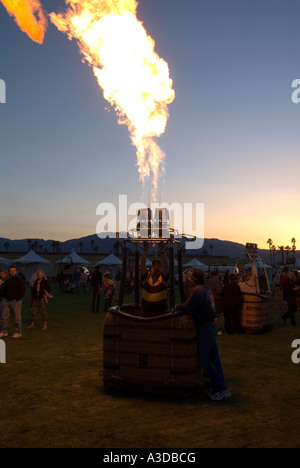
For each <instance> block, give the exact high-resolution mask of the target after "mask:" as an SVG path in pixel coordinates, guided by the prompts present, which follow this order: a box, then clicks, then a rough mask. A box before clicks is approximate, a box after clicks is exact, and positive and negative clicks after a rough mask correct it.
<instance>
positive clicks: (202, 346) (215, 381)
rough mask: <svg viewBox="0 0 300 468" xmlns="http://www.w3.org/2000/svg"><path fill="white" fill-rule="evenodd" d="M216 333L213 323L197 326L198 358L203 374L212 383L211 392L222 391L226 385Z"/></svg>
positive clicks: (225, 388)
mask: <svg viewBox="0 0 300 468" xmlns="http://www.w3.org/2000/svg"><path fill="white" fill-rule="evenodd" d="M217 333H218V329H217V326H216V325H215V324H213V325H203V326H198V327H197V335H198V359H199V364H200V367H202V369H203V371H204V374H205V375H206V377H208V378H209V380H210V381H211V383H212V390H213V392H222V391H224V390H227V386H226V384H225V380H224V375H223V369H222V364H221V360H220V357H219V347H218V344H217Z"/></svg>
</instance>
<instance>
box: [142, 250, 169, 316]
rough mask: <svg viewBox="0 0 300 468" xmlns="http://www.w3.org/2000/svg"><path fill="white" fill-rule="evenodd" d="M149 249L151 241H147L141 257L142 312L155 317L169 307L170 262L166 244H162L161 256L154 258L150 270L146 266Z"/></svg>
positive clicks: (144, 314)
mask: <svg viewBox="0 0 300 468" xmlns="http://www.w3.org/2000/svg"><path fill="white" fill-rule="evenodd" d="M148 249H149V243H148V242H145V243H144V249H143V253H142V257H141V279H142V286H143V291H142V314H143V316H147V317H151V316H152V317H153V316H156V315H162V314H164V313H165V312H166V309H167V295H168V291H167V289H168V282H169V262H168V259H167V256H166V253H165V251H164V244H160V248H159V254H160V258H159V259H155V260H153V262H152V266H151V270H150V271H148V270H147V266H146V260H147V253H148Z"/></svg>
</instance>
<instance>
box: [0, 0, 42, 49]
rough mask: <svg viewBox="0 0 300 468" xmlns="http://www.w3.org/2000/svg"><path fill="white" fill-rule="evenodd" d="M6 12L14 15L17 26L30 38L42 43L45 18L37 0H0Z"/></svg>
mask: <svg viewBox="0 0 300 468" xmlns="http://www.w3.org/2000/svg"><path fill="white" fill-rule="evenodd" d="M0 1H1V2H2V3H3V5H4V6H5V8H6V9H7V11H8V13H9V14H10V15H11V16H14V17H15V21H16V23H17V25H18V26H19V28H20V29H21V30H22V31H24V32H25V33H26V34H27V35H28V36H29V37H30V39H32V40H33V41H35V42H38V43H40V44H42V43H43V40H44V35H45V32H46V29H47V25H48V23H47V18H46V16H45V14H44V12H43V9H42V6H41V3H40V1H39V0H0Z"/></svg>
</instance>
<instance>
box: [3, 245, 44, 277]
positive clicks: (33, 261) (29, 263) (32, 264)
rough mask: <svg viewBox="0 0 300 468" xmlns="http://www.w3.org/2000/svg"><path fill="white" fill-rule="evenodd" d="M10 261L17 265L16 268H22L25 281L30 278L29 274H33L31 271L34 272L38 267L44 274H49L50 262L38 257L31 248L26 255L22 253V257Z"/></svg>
mask: <svg viewBox="0 0 300 468" xmlns="http://www.w3.org/2000/svg"><path fill="white" fill-rule="evenodd" d="M12 263H13V265H14V266H16V267H17V269H18V270H20V268H24V275H25V277H26V281H29V280H30V278H31V276H32V275H33V273H36V270H37V269H38V268H42V270H43V271H44V273H45V274H46V276H51V273H50V265H51V263H50V262H49V261H48V260H46V259H45V258H43V257H40V256H39V255H38V254H37V253H35V252H34V251H33V250H30V251H29V252H28V253H27V254H26V255H23V257H20V258H17V259H16V260H13V262H12Z"/></svg>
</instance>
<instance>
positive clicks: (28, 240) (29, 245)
mask: <svg viewBox="0 0 300 468" xmlns="http://www.w3.org/2000/svg"><path fill="white" fill-rule="evenodd" d="M27 244H28V252H29V250H30V248H31V239H27Z"/></svg>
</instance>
